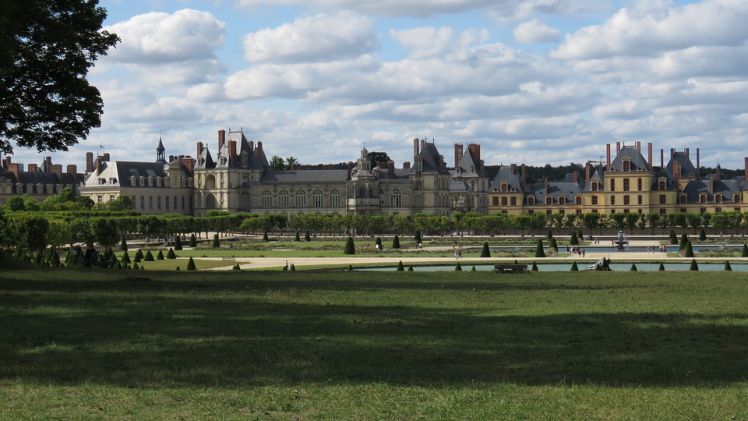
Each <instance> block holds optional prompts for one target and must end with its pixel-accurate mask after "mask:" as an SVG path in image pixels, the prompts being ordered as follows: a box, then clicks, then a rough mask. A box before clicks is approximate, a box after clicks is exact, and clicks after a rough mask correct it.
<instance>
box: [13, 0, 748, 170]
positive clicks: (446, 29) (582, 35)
mask: <svg viewBox="0 0 748 421" xmlns="http://www.w3.org/2000/svg"><path fill="white" fill-rule="evenodd" d="M101 5H102V6H104V7H105V8H106V9H107V10H108V18H107V20H106V22H105V26H106V29H107V30H109V31H112V32H115V33H117V34H118V35H119V36H120V38H121V39H122V42H121V43H120V44H119V45H118V46H117V47H116V48H115V49H113V50H110V53H109V54H108V55H107V56H105V57H103V58H101V59H100V60H99V61H98V62H97V63H96V65H95V67H94V68H93V69H92V71H91V73H90V74H89V80H90V81H91V82H92V83H93V84H94V85H95V86H97V87H98V88H99V90H100V91H101V94H102V98H103V100H104V114H103V116H102V126H101V127H100V128H96V129H93V130H92V132H91V134H90V136H89V138H88V139H86V140H84V141H82V142H81V143H80V144H79V145H78V146H76V147H74V148H71V150H70V151H69V152H65V153H55V154H53V156H54V157H55V158H54V160H55V162H58V163H78V164H79V165H80V164H82V162H83V161H84V154H85V152H87V151H93V152H97V151H100V150H101V149H99V148H100V146H103V147H104V150H105V151H106V152H109V153H110V154H111V156H112V159H119V160H146V161H152V160H155V147H156V145H157V143H158V139H159V137H161V138H162V139H163V142H164V145H165V146H166V153H167V155H170V154H173V155H178V154H184V155H193V156H194V154H195V143H196V142H197V141H203V142H206V143H207V144H208V147H209V149H210V150H211V152H212V153H213V154H214V156H215V152H216V143H217V131H218V130H219V129H226V130H228V129H231V130H237V129H240V128H241V129H243V130H244V132H245V134H246V136H247V137H248V138H249V139H251V140H255V141H262V142H263V145H264V149H265V151H266V154H267V155H268V156H271V155H279V156H283V157H287V156H294V157H296V158H297V159H298V160H299V161H300V162H301V163H302V164H314V163H336V162H341V161H352V160H355V159H356V158H357V157H358V154H359V150H360V149H361V147H363V146H365V147H366V148H367V149H368V150H370V151H371V150H376V151H384V152H387V153H388V154H389V155H390V157H391V158H392V159H394V160H395V162H396V165H398V166H400V165H401V164H402V162H403V161H405V160H412V146H411V145H412V143H411V142H412V139H413V138H415V137H418V138H423V137H426V138H427V139H429V140H431V139H433V140H434V141H435V143H436V145H437V147H438V148H439V150H440V152H441V153H442V154H443V155H444V156H445V158H446V161H447V163H448V165H453V162H452V161H453V158H452V157H453V152H452V145H453V144H455V143H463V144H468V143H480V144H481V154H482V158H483V159H484V160H485V162H486V164H489V165H495V164H502V163H503V164H509V163H527V164H531V165H545V164H546V163H550V164H568V163H569V162H585V161H587V160H600V159H601V157H602V155H603V154H604V151H605V144H606V143H612V142H616V141H621V142H624V143H626V144H629V143H630V144H633V143H634V142H635V141H637V140H640V141H642V142H643V143H646V142H652V143H654V147H655V148H656V149H660V148H664V149H666V150H668V149H670V148H678V149H683V148H685V147H690V148H691V151H692V152H693V151H695V148H697V147H700V148H701V156H702V164H703V165H707V166H714V165H716V164H717V163H719V164H721V165H722V166H723V167H728V168H739V167H742V165H743V158H742V157H743V156H746V155H748V136H747V135H748V109H746V103H747V101H746V98H748V24H746V22H748V0H703V1H669V0H651V1H644V0H631V1H627V0H620V1H606V0H525V1H514V0H432V1H429V0H212V1H211V0H142V1H140V0H138V1H133V0H107V1H102V2H101ZM655 156H656V157H657V156H658V154H657V153H656V154H655ZM16 160H22V161H26V162H35V161H39V160H40V158H39V155H38V154H37V153H36V151H34V150H21V149H19V148H16Z"/></svg>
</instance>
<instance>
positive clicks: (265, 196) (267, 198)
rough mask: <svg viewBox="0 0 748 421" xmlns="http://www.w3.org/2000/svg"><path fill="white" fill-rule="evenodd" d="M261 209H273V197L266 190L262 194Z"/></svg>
mask: <svg viewBox="0 0 748 421" xmlns="http://www.w3.org/2000/svg"><path fill="white" fill-rule="evenodd" d="M262 207H263V208H265V209H270V208H272V207H273V195H272V194H270V192H269V191H267V190H266V191H264V192H262Z"/></svg>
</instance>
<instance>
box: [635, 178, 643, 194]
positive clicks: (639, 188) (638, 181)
mask: <svg viewBox="0 0 748 421" xmlns="http://www.w3.org/2000/svg"><path fill="white" fill-rule="evenodd" d="M636 188H637V190H638V191H642V179H641V178H637V179H636Z"/></svg>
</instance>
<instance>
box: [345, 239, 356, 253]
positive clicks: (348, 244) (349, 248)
mask: <svg viewBox="0 0 748 421" xmlns="http://www.w3.org/2000/svg"><path fill="white" fill-rule="evenodd" d="M343 254H356V246H355V245H354V244H353V237H348V239H347V240H345V248H343Z"/></svg>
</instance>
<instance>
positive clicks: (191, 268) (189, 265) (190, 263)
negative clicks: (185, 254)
mask: <svg viewBox="0 0 748 421" xmlns="http://www.w3.org/2000/svg"><path fill="white" fill-rule="evenodd" d="M187 270H188V271H196V270H197V267H196V266H195V261H194V260H192V256H190V260H189V261H188V262H187Z"/></svg>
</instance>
